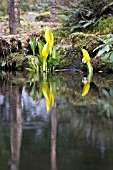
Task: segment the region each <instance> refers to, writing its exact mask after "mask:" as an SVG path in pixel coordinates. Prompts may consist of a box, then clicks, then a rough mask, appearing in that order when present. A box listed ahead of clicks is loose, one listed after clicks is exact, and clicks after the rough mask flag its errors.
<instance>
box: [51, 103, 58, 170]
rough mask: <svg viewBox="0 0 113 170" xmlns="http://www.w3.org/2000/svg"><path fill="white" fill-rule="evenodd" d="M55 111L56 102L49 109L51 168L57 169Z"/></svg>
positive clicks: (52, 169)
mask: <svg viewBox="0 0 113 170" xmlns="http://www.w3.org/2000/svg"><path fill="white" fill-rule="evenodd" d="M56 140H57V113H56V103H55V104H54V106H53V109H52V110H51V170H57V162H56Z"/></svg>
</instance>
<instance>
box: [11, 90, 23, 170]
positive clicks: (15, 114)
mask: <svg viewBox="0 0 113 170" xmlns="http://www.w3.org/2000/svg"><path fill="white" fill-rule="evenodd" d="M11 94H12V95H11V102H12V105H13V107H12V111H11V162H10V169H11V170H18V169H19V162H20V150H21V142H22V106H21V91H19V90H18V89H15V91H12V93H11ZM14 106H16V107H14Z"/></svg>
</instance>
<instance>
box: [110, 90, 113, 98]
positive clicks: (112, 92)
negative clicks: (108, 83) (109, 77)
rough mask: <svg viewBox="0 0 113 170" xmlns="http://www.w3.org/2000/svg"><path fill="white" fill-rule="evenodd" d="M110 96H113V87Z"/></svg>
mask: <svg viewBox="0 0 113 170" xmlns="http://www.w3.org/2000/svg"><path fill="white" fill-rule="evenodd" d="M109 93H110V96H111V97H113V89H110V92H109Z"/></svg>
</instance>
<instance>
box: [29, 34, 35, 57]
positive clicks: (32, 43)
mask: <svg viewBox="0 0 113 170" xmlns="http://www.w3.org/2000/svg"><path fill="white" fill-rule="evenodd" d="M29 44H30V46H31V50H32V52H33V55H35V49H36V38H35V37H31V38H30V41H29Z"/></svg>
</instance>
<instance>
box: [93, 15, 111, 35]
mask: <svg viewBox="0 0 113 170" xmlns="http://www.w3.org/2000/svg"><path fill="white" fill-rule="evenodd" d="M96 31H99V33H100V34H109V33H113V17H111V16H110V17H108V18H106V19H102V20H100V22H99V23H98V26H97V30H96Z"/></svg>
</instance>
